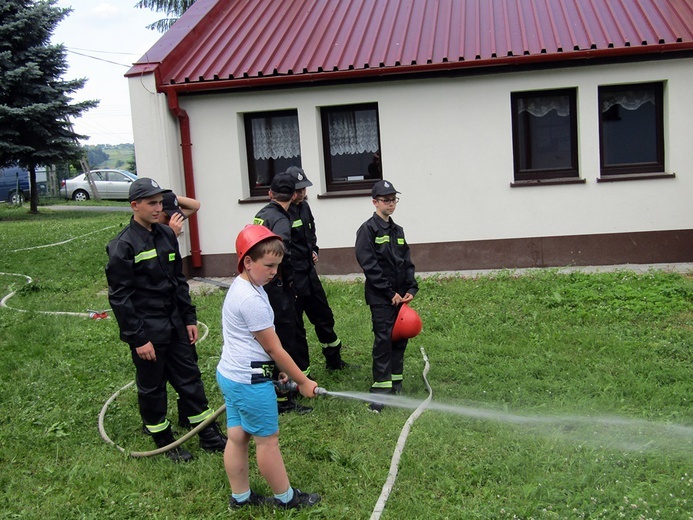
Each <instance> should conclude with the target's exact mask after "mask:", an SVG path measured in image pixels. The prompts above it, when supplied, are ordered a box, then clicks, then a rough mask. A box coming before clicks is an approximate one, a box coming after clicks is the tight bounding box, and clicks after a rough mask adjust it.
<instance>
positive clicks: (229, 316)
mask: <svg viewBox="0 0 693 520" xmlns="http://www.w3.org/2000/svg"><path fill="white" fill-rule="evenodd" d="M236 254H237V256H238V271H239V273H241V274H240V275H239V276H238V277H236V279H235V280H234V281H233V283H232V284H231V287H230V288H229V291H228V293H227V295H226V299H225V300H224V306H223V308H222V318H221V319H222V333H223V338H224V347H223V350H222V354H221V359H220V361H219V364H218V366H217V382H218V383H219V387H220V388H221V391H222V393H223V394H224V400H225V401H226V417H227V426H228V438H229V440H228V442H227V444H226V450H225V451H224V467H225V468H226V473H227V475H228V478H229V484H230V485H231V498H230V499H229V507H230V508H239V507H243V506H246V505H264V504H274V505H275V506H277V507H282V508H287V509H300V508H303V507H310V506H313V505H315V504H317V503H318V502H319V501H320V495H318V494H317V493H303V492H302V491H301V490H299V489H296V488H293V487H291V485H290V483H289V477H288V475H287V474H286V468H285V466H284V460H283V458H282V454H281V452H280V450H279V412H278V410H277V397H276V393H275V390H274V384H273V382H272V373H273V371H274V368H275V364H276V366H277V367H278V368H279V369H280V370H281V371H282V372H281V373H280V376H279V380H280V381H283V382H286V381H287V380H288V378H291V379H293V380H294V381H295V382H296V383H297V384H298V389H299V391H300V392H301V394H302V395H303V396H305V397H315V388H316V387H317V383H316V382H315V381H312V380H310V379H308V378H307V377H306V375H305V374H304V373H303V372H302V371H301V370H300V369H299V368H298V366H296V363H295V362H294V361H293V360H292V359H291V357H290V356H289V354H287V352H286V351H285V350H284V349H283V348H282V344H281V342H280V341H279V337H278V336H277V334H276V332H275V331H274V312H273V311H272V307H271V306H270V303H269V300H268V298H267V293H265V290H264V289H263V285H265V284H267V283H268V282H269V281H270V280H272V278H274V276H275V275H276V274H277V268H278V267H279V264H280V263H281V261H282V258H283V256H284V244H283V241H282V239H281V237H279V236H278V235H275V234H274V233H273V232H272V231H270V230H269V229H268V228H266V227H264V226H258V225H248V226H246V227H245V228H244V229H243V230H242V231H241V232H240V233H239V234H238V237H237V238H236ZM287 376H288V377H287ZM251 437H252V438H253V439H254V440H255V448H256V456H257V464H258V469H259V470H260V473H261V474H262V476H263V477H264V478H265V480H266V481H267V483H268V484H269V486H270V487H271V488H272V492H273V493H274V498H272V497H263V496H260V495H258V494H256V493H255V492H253V491H251V490H250V484H249V482H248V446H249V443H250V438H251Z"/></svg>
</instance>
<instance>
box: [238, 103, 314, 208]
mask: <svg viewBox="0 0 693 520" xmlns="http://www.w3.org/2000/svg"><path fill="white" fill-rule="evenodd" d="M245 142H246V150H247V156H248V176H249V180H250V195H251V196H263V195H267V191H268V190H269V186H270V184H271V182H272V179H273V178H274V176H275V174H277V173H281V172H284V171H286V170H287V168H289V166H301V143H300V140H299V132H298V112H297V111H296V110H283V111H276V112H262V113H259V112H258V113H253V114H245Z"/></svg>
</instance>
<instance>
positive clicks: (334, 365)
mask: <svg viewBox="0 0 693 520" xmlns="http://www.w3.org/2000/svg"><path fill="white" fill-rule="evenodd" d="M325 368H326V369H327V370H344V369H345V368H355V367H353V366H352V365H350V364H349V363H347V362H346V361H344V360H343V359H339V360H337V361H330V360H327V361H326V362H325Z"/></svg>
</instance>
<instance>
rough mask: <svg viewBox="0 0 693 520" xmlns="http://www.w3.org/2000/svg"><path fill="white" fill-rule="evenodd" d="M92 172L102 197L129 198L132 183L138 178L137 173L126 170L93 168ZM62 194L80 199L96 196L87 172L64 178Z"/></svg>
mask: <svg viewBox="0 0 693 520" xmlns="http://www.w3.org/2000/svg"><path fill="white" fill-rule="evenodd" d="M90 173H91V176H92V179H93V180H94V184H95V185H96V189H97V190H98V192H99V195H100V196H101V198H102V199H117V200H128V192H129V191H130V184H131V183H132V182H133V181H136V180H137V175H135V174H134V173H131V172H129V171H126V170H91V172H90ZM60 194H61V196H63V197H65V198H66V199H72V200H78V201H80V200H89V199H91V198H93V197H94V194H93V193H92V189H91V187H90V186H89V181H87V174H86V173H82V174H80V175H77V176H76V177H73V178H72V179H65V180H63V182H62V185H61V186H60Z"/></svg>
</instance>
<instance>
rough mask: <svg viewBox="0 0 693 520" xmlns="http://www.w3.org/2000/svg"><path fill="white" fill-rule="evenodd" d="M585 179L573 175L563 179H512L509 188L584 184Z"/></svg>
mask: <svg viewBox="0 0 693 520" xmlns="http://www.w3.org/2000/svg"><path fill="white" fill-rule="evenodd" d="M586 182H587V181H586V180H585V179H578V178H575V177H570V178H564V179H534V180H527V181H514V182H511V183H510V187H511V188H526V187H528V186H561V185H563V184H585V183H586Z"/></svg>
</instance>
